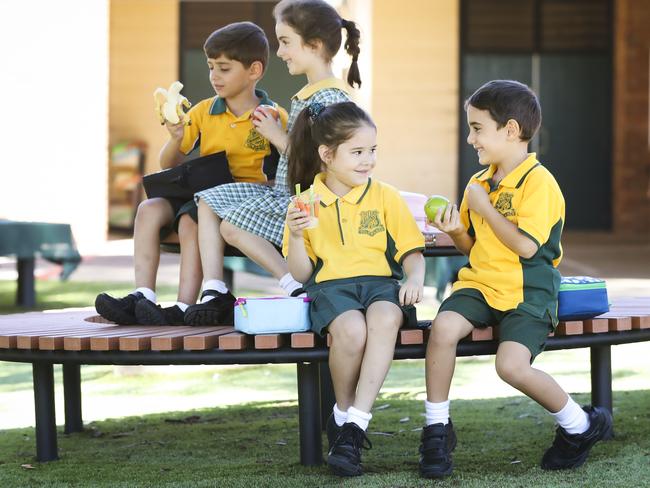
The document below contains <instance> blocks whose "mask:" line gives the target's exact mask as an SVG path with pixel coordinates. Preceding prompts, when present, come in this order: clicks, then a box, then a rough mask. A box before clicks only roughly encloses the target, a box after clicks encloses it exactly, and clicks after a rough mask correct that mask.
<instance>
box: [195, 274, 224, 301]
mask: <svg viewBox="0 0 650 488" xmlns="http://www.w3.org/2000/svg"><path fill="white" fill-rule="evenodd" d="M205 290H217V291H218V292H219V293H226V292H228V287H227V286H226V284H225V283H224V282H223V281H221V280H208V281H206V282H205V283H203V291H205ZM213 298H214V297H211V296H206V297H203V298H201V303H205V302H209V301H210V300H212V299H213Z"/></svg>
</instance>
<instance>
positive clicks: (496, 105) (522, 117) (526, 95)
mask: <svg viewBox="0 0 650 488" xmlns="http://www.w3.org/2000/svg"><path fill="white" fill-rule="evenodd" d="M468 105H471V106H472V107H475V108H477V109H479V110H487V111H488V112H490V117H492V119H493V120H494V121H495V122H496V123H497V128H498V129H500V128H501V127H504V126H505V125H506V124H507V123H508V120H510V119H513V120H516V121H517V123H518V124H519V128H520V129H521V134H520V136H519V137H520V139H521V140H522V141H530V140H531V139H532V138H533V136H534V135H535V132H537V129H539V126H540V124H541V123H542V108H541V107H540V105H539V100H538V99H537V95H535V93H534V92H533V90H531V89H530V88H528V87H527V86H526V85H524V84H523V83H520V82H518V81H514V80H493V81H488V82H487V83H486V84H485V85H483V86H482V87H480V88H479V89H478V90H476V91H475V92H474V93H472V95H471V96H470V97H469V98H468V99H467V100H466V101H465V110H467V106H468Z"/></svg>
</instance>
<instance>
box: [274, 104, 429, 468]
mask: <svg viewBox="0 0 650 488" xmlns="http://www.w3.org/2000/svg"><path fill="white" fill-rule="evenodd" d="M290 145H291V155H290V159H289V164H291V163H292V162H293V161H292V160H293V158H294V157H295V158H296V159H298V158H300V160H298V161H296V163H299V162H300V161H302V163H301V167H302V168H303V169H304V173H303V176H304V177H305V180H303V182H304V181H310V180H311V179H313V181H314V183H313V185H314V186H313V187H311V188H309V190H306V191H304V192H302V193H301V195H300V196H299V197H296V200H295V203H292V204H291V205H290V206H289V209H288V211H287V224H286V227H285V231H284V244H283V248H282V251H283V252H284V253H285V255H286V256H287V263H288V264H289V271H290V272H291V274H292V275H293V276H294V277H295V278H296V279H297V280H300V281H302V282H303V283H305V289H306V290H307V293H308V295H309V297H310V298H311V303H310V307H309V317H310V319H311V327H312V330H313V331H314V332H316V333H319V334H321V335H324V334H325V333H326V332H329V334H330V337H331V339H332V342H331V345H330V351H329V367H330V372H331V373H332V384H333V386H334V394H335V396H336V404H335V405H334V407H333V409H332V414H331V416H330V418H329V420H328V421H327V425H326V427H325V430H326V432H327V440H328V442H329V453H328V456H327V464H328V465H329V467H330V469H331V470H332V471H333V472H334V474H336V475H339V476H358V475H360V474H362V473H363V468H362V465H361V449H362V448H366V449H368V448H370V447H371V444H370V441H369V440H368V437H367V435H366V430H367V428H368V423H369V421H370V419H371V417H372V415H371V413H370V412H371V410H372V406H373V404H374V402H375V400H376V398H377V395H378V393H379V389H380V388H381V385H382V384H383V382H384V379H385V378H386V374H387V373H388V369H389V368H390V364H391V361H392V359H393V353H394V350H395V340H396V338H397V332H398V330H399V328H400V326H401V325H405V326H413V325H416V323H417V320H416V317H415V308H414V307H413V305H414V304H415V303H417V302H419V301H420V300H421V299H422V289H423V283H424V258H423V257H422V250H423V249H424V238H423V236H422V233H421V232H420V230H419V229H418V226H417V224H416V223H415V219H414V218H413V216H412V215H411V213H410V211H409V209H408V207H407V205H406V203H405V202H404V200H402V198H401V196H400V194H399V192H398V191H397V190H396V189H395V188H393V187H392V186H389V185H386V184H385V183H382V182H380V181H377V180H375V179H374V178H372V179H371V174H372V171H373V169H374V167H375V150H376V146H377V129H376V127H375V124H374V123H373V121H372V120H371V119H370V116H368V114H367V113H366V112H364V111H363V110H362V109H361V108H359V107H358V106H357V105H355V104H354V103H352V102H344V103H336V104H333V105H329V106H323V105H321V104H318V103H312V104H310V105H309V106H308V107H307V108H305V109H304V110H303V111H302V112H301V113H300V115H299V116H298V119H297V120H296V123H295V125H294V127H293V129H292V131H291V139H290ZM321 168H322V169H321ZM314 171H316V172H318V174H317V175H316V177H315V178H312V174H313V172H314ZM298 182H300V180H299V181H298ZM303 188H304V186H303ZM305 202H308V205H303V203H305ZM404 274H406V279H405V280H404V283H403V284H400V283H399V280H401V279H402V277H403V276H404Z"/></svg>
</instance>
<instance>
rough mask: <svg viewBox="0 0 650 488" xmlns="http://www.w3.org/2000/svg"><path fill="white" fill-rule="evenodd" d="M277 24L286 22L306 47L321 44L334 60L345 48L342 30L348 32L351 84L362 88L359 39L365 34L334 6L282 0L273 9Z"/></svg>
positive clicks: (313, 0) (318, 1)
mask: <svg viewBox="0 0 650 488" xmlns="http://www.w3.org/2000/svg"><path fill="white" fill-rule="evenodd" d="M273 17H274V18H275V20H276V22H284V23H285V24H287V25H289V26H290V27H291V28H292V29H293V30H295V31H296V32H297V33H298V35H299V36H300V37H301V38H302V41H303V42H304V43H305V44H308V45H313V44H314V41H321V42H322V43H323V47H324V48H325V54H326V56H327V58H326V61H331V60H332V58H333V57H334V56H335V55H336V53H337V52H338V51H339V49H341V41H342V35H341V29H345V30H346V31H347V38H346V40H345V51H346V52H347V53H348V54H349V55H350V56H352V64H351V65H350V68H349V70H348V84H349V85H350V86H352V87H354V85H355V84H356V85H357V86H358V87H359V86H361V75H360V73H359V65H358V63H357V60H358V59H359V52H360V49H359V40H360V38H361V32H359V29H358V28H357V25H356V24H355V23H354V22H352V21H351V20H345V19H343V18H342V17H341V16H340V15H339V14H338V12H337V11H336V10H335V9H334V7H332V6H331V5H330V4H328V3H327V2H325V1H324V0H282V1H281V2H280V3H278V4H277V5H276V6H275V8H274V9H273Z"/></svg>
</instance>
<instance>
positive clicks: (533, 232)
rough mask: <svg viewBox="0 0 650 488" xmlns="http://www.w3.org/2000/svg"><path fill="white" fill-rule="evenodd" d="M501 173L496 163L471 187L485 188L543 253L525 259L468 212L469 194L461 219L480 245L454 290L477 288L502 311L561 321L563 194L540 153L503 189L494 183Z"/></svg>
mask: <svg viewBox="0 0 650 488" xmlns="http://www.w3.org/2000/svg"><path fill="white" fill-rule="evenodd" d="M496 169H497V168H496V166H494V165H490V167H489V168H487V169H484V170H482V171H479V172H478V173H476V174H475V175H474V176H472V178H471V179H470V181H469V183H468V186H469V185H470V184H472V183H479V184H480V185H482V186H483V187H484V188H485V189H486V191H487V192H488V194H489V197H490V202H491V203H492V205H493V206H494V207H495V208H496V209H497V210H498V211H499V213H500V214H501V215H503V216H504V217H506V218H507V219H508V220H509V221H510V222H512V223H514V224H515V225H517V227H519V232H521V233H522V234H524V235H526V236H528V237H529V238H530V239H532V240H533V242H535V244H537V246H538V251H537V253H536V254H535V255H534V256H533V257H531V258H530V259H525V258H522V257H520V256H519V255H517V254H516V253H515V252H514V251H512V250H510V249H509V248H508V247H507V246H506V245H505V244H503V243H502V242H501V241H500V240H499V239H498V238H497V236H496V235H495V234H494V232H493V230H492V228H491V227H490V226H489V225H488V224H487V222H485V221H484V219H483V218H482V217H481V216H480V215H478V214H477V213H475V212H474V211H471V210H469V209H468V207H467V201H466V196H467V193H465V195H464V197H463V201H462V202H461V205H460V218H461V221H462V223H463V225H465V227H466V228H467V229H468V232H469V234H470V235H471V236H473V237H474V238H475V239H476V241H475V243H474V246H473V247H472V249H471V251H470V254H469V264H468V265H467V266H466V267H464V268H462V269H461V270H460V272H459V273H458V281H456V283H454V285H453V290H454V291H456V290H460V289H463V288H474V289H477V290H479V291H480V292H481V293H482V294H483V296H484V297H485V300H486V301H487V303H488V304H489V305H490V306H491V307H493V308H495V309H497V310H503V311H505V310H511V309H516V308H520V309H523V310H526V311H528V312H530V313H532V314H533V315H535V316H538V317H542V316H544V315H545V314H546V313H547V312H548V313H550V315H551V317H552V318H553V319H554V321H556V315H557V294H558V290H559V287H560V273H559V272H558V270H557V266H558V264H559V263H560V260H561V259H562V246H561V244H560V236H561V234H562V227H563V225H564V197H563V196H562V191H561V190H560V187H559V186H558V184H557V182H556V181H555V178H554V177H553V175H552V174H551V173H550V172H549V171H548V170H547V169H546V168H545V167H544V166H542V165H541V164H540V163H539V161H537V158H536V155H535V153H531V154H529V155H528V158H527V159H526V160H524V161H523V162H522V163H521V164H520V165H519V166H517V167H516V168H515V169H514V170H513V171H512V172H511V173H510V174H508V175H507V176H506V177H505V178H503V179H502V180H501V181H500V182H499V183H498V184H497V185H495V184H494V183H493V181H492V179H491V178H492V176H493V175H494V172H495V171H496Z"/></svg>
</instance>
